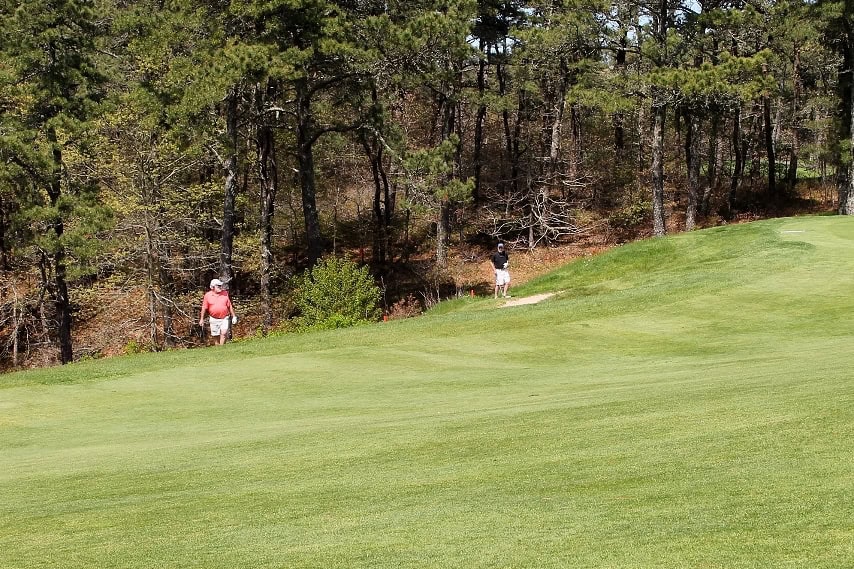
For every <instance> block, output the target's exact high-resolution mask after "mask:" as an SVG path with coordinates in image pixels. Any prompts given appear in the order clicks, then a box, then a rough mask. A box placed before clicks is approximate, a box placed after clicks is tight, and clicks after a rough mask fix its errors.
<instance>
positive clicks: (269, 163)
mask: <svg viewBox="0 0 854 569" xmlns="http://www.w3.org/2000/svg"><path fill="white" fill-rule="evenodd" d="M260 91H261V88H260V87H259V93H258V97H259V103H258V107H259V108H258V110H259V111H261V112H260V113H259V115H258V116H259V120H260V121H261V124H260V125H259V128H258V168H259V173H258V174H259V178H260V186H261V266H260V273H261V275H260V285H261V290H260V296H261V313H262V321H261V329H262V332H263V333H264V334H267V333H268V332H269V331H270V329H271V328H272V327H273V300H272V298H273V294H272V283H271V281H272V273H273V216H274V214H275V204H276V194H277V192H278V189H279V178H278V166H277V164H276V141H275V136H274V133H273V129H272V127H271V126H270V125H269V124H268V123H267V120H266V118H265V117H264V114H263V110H264V108H263V107H264V104H263V99H264V96H263V95H261V92H260Z"/></svg>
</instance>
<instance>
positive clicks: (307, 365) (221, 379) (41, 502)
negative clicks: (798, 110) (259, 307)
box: [0, 217, 854, 569]
mask: <svg viewBox="0 0 854 569" xmlns="http://www.w3.org/2000/svg"><path fill="white" fill-rule="evenodd" d="M552 291H561V292H560V293H559V294H558V295H556V296H554V297H552V298H551V299H549V300H547V301H545V302H543V303H540V304H537V305H531V306H521V307H515V308H506V309H501V310H496V309H495V307H496V306H497V305H498V304H500V301H495V300H493V299H492V298H487V299H468V298H466V299H459V300H457V301H453V302H449V303H446V304H444V305H443V306H441V307H440V308H439V309H438V310H436V311H434V312H433V313H431V314H429V315H427V316H424V317H422V318H417V319H412V320H407V321H396V322H390V323H386V324H381V325H379V324H378V325H375V326H369V327H363V328H358V329H349V330H342V331H337V332H329V333H317V334H306V335H292V336H288V337H282V338H274V339H267V340H263V341H261V340H259V341H252V342H245V343H239V344H232V345H228V346H226V347H225V348H221V349H219V348H208V349H204V350H193V351H182V352H174V353H166V354H150V355H143V356H134V357H127V358H118V359H114V360H109V361H99V362H87V363H81V364H75V365H72V366H67V367H65V368H62V369H50V370H42V371H38V372H31V373H24V374H14V375H7V376H2V377H0V567H2V568H4V569H16V568H27V569H30V568H37V567H51V568H54V567H62V568H64V569H68V568H96V567H97V568H113V567H115V568H122V569H130V568H140V569H142V568H145V569H151V568H168V569H177V568H189V567H193V568H206V569H208V568H223V569H237V568H252V569H257V568H289V569H290V568H308V567H311V568H323V569H331V568H342V569H343V568H348V569H349V568H354V567H363V568H372V569H373V568H449V569H451V568H453V569H458V568H536V569H540V568H569V567H571V568H584V567H597V568H664V567H666V568H674V567H685V568H688V567H690V568H722V569H723V568H727V569H730V568H757V567H768V568H781V567H791V568H799V569H800V568H811V569H815V568H850V567H852V566H854V436H852V435H854V380H852V378H854V372H852V369H851V365H850V361H851V353H852V346H854V322H852V315H854V297H852V291H854V219H851V218H847V217H811V218H798V219H784V220H774V221H769V222H761V223H754V224H750V225H741V226H730V227H724V228H717V229H712V230H707V231H701V232H695V233H691V234H684V235H678V236H675V237H671V238H666V239H658V240H651V241H646V242H642V243H636V244H632V245H627V246H624V247H620V248H618V249H616V250H614V251H612V252H610V253H608V254H605V255H601V256H597V257H592V258H589V259H587V260H584V261H581V262H577V263H573V264H571V265H568V266H566V267H565V268H562V269H561V270H559V271H556V272H555V273H552V274H550V275H548V276H546V277H544V278H542V279H540V280H538V281H536V282H532V283H530V284H528V285H526V286H524V287H519V288H516V289H515V290H514V292H513V294H514V295H516V296H518V295H525V294H534V293H539V292H552Z"/></svg>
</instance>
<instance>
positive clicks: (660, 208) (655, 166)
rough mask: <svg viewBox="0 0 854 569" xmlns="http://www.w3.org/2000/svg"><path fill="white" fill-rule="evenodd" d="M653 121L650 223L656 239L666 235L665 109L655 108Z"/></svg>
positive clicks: (661, 106)
mask: <svg viewBox="0 0 854 569" xmlns="http://www.w3.org/2000/svg"><path fill="white" fill-rule="evenodd" d="M653 112H654V113H655V121H654V123H653V130H652V223H653V232H654V233H655V235H656V236H657V237H660V236H662V235H666V234H667V225H666V219H665V213H664V126H665V125H664V121H665V118H666V116H667V108H666V107H665V106H664V105H658V106H656V107H655V109H654V111H653Z"/></svg>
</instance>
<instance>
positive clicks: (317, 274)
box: [294, 257, 382, 329]
mask: <svg viewBox="0 0 854 569" xmlns="http://www.w3.org/2000/svg"><path fill="white" fill-rule="evenodd" d="M380 296H381V291H380V289H379V287H377V285H376V283H374V279H373V277H371V274H370V273H369V272H368V268H367V267H359V266H358V265H356V263H354V262H353V261H350V260H348V259H339V258H336V257H328V258H326V259H323V260H321V261H320V262H319V263H318V264H317V265H315V266H314V268H313V269H311V270H310V271H307V272H306V273H304V274H303V275H301V276H300V277H297V290H296V294H295V299H294V300H295V303H296V305H297V308H298V309H299V311H300V317H299V320H298V322H299V326H300V328H312V329H317V328H320V329H331V328H346V327H348V326H355V325H356V324H361V323H363V322H371V321H375V320H377V319H379V317H380V315H381V314H382V311H381V309H380V306H379V302H380Z"/></svg>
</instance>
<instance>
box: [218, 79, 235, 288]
mask: <svg viewBox="0 0 854 569" xmlns="http://www.w3.org/2000/svg"><path fill="white" fill-rule="evenodd" d="M238 97H239V94H238V92H237V87H233V88H232V89H231V91H230V92H229V94H228V97H227V98H226V101H225V125H226V138H227V139H228V144H229V148H228V156H227V157H226V159H225V162H224V164H223V169H224V170H225V191H224V194H225V195H224V197H223V204H222V234H221V237H220V253H219V272H220V278H222V279H223V280H225V281H226V282H228V281H230V280H231V278H232V277H233V276H234V275H233V270H232V256H233V251H234V207H235V203H236V202H237V182H238V171H237V107H238Z"/></svg>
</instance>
